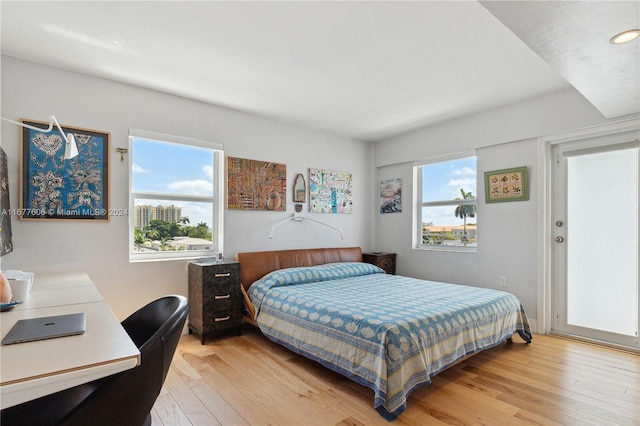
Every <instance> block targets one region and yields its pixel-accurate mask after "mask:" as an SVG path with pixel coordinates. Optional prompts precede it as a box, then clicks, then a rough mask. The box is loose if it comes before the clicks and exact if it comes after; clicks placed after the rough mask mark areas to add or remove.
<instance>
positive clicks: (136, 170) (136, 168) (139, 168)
mask: <svg viewBox="0 0 640 426" xmlns="http://www.w3.org/2000/svg"><path fill="white" fill-rule="evenodd" d="M131 171H133V173H146V172H147V169H144V168H143V167H142V166H140V165H139V164H136V163H133V165H132V166H131Z"/></svg>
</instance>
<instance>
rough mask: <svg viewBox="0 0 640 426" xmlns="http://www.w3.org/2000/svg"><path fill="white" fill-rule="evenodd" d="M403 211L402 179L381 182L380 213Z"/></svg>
mask: <svg viewBox="0 0 640 426" xmlns="http://www.w3.org/2000/svg"><path fill="white" fill-rule="evenodd" d="M399 212H402V179H401V178H397V179H389V180H383V181H382V182H380V213H399Z"/></svg>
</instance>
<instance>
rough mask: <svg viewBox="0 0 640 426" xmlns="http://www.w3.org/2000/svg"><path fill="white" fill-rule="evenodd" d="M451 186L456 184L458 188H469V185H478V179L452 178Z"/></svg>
mask: <svg viewBox="0 0 640 426" xmlns="http://www.w3.org/2000/svg"><path fill="white" fill-rule="evenodd" d="M449 186H455V187H457V188H459V187H463V188H469V187H474V188H475V187H476V180H475V178H461V179H451V180H450V181H449Z"/></svg>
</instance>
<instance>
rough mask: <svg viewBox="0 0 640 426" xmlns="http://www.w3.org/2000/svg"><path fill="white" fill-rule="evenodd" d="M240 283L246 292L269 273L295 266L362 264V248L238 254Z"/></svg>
mask: <svg viewBox="0 0 640 426" xmlns="http://www.w3.org/2000/svg"><path fill="white" fill-rule="evenodd" d="M236 260H237V261H239V262H240V263H241V265H240V281H241V282H242V286H243V287H244V289H245V290H247V289H248V288H249V286H250V285H251V284H253V283H254V282H255V281H257V280H259V279H260V278H262V277H263V276H265V275H266V274H268V273H269V272H273V271H275V270H277V269H283V268H293V267H294V266H314V265H323V264H325V263H335V262H362V250H361V249H360V247H337V248H317V249H300V250H278V251H254V252H246V253H237V254H236Z"/></svg>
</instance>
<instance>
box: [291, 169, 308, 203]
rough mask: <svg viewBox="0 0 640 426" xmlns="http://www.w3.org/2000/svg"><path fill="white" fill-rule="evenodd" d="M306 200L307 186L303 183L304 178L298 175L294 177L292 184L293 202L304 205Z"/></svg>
mask: <svg viewBox="0 0 640 426" xmlns="http://www.w3.org/2000/svg"><path fill="white" fill-rule="evenodd" d="M306 200H307V185H306V184H305V182H304V176H302V175H301V174H300V173H298V174H297V175H296V180H295V183H294V184H293V202H294V203H304V202H305V201H306Z"/></svg>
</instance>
